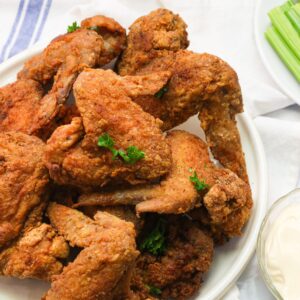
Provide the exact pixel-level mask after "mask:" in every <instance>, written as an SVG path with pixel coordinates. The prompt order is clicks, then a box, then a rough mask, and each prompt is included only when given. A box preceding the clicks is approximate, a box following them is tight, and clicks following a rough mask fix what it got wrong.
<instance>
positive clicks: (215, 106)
mask: <svg viewBox="0 0 300 300" xmlns="http://www.w3.org/2000/svg"><path fill="white" fill-rule="evenodd" d="M160 18H161V19H162V20H163V21H162V22H163V23H160V21H158V24H159V25H157V26H158V30H157V32H158V33H157V32H156V31H155V28H156V27H155V26H156V25H155V22H154V20H156V19H157V20H159V19H160ZM176 18H177V16H176V15H174V14H173V13H172V12H170V11H167V10H161V9H159V10H156V11H153V12H151V13H150V14H149V15H147V16H143V17H141V18H139V19H138V20H137V21H136V22H135V23H133V25H132V26H131V30H130V32H129V34H128V38H127V47H126V49H125V51H124V52H123V54H122V57H121V59H120V61H119V63H118V68H117V69H118V72H119V74H121V75H123V76H124V75H141V74H149V73H151V72H157V71H163V70H169V71H171V72H172V76H171V78H170V80H169V82H168V84H167V92H166V93H165V94H164V95H163V96H162V98H161V99H156V98H154V97H139V98H137V99H134V100H135V101H136V102H137V103H138V104H139V105H140V106H141V107H142V108H143V109H144V110H145V111H147V112H149V113H151V114H152V115H154V116H155V117H156V118H160V119H161V120H162V121H163V122H164V124H163V129H164V130H168V129H171V128H173V127H175V126H177V125H179V124H181V123H183V122H185V121H186V120H187V119H188V118H189V117H191V116H193V115H196V114H198V113H199V118H200V120H201V126H202V128H203V129H204V131H205V133H206V136H207V140H208V142H209V146H210V147H211V151H212V153H213V155H214V156H215V158H216V159H218V160H219V161H220V162H221V163H222V164H223V165H224V167H226V168H228V169H230V170H231V171H233V172H234V173H236V174H237V175H238V176H239V177H241V178H242V179H243V180H244V181H246V182H248V176H247V170H246V164H245V159H244V154H243V151H242V146H241V142H240V137H239V133H238V130H237V127H236V121H235V115H236V114H237V113H240V112H242V111H243V102H242V96H241V90H240V86H239V82H238V78H237V75H236V73H235V72H234V70H233V69H232V68H231V67H230V66H229V65H228V64H227V63H225V62H224V61H223V60H221V59H220V58H218V57H216V56H214V55H210V54H207V53H203V54H197V53H193V52H191V51H187V50H184V49H185V48H186V46H187V45H188V44H187V43H181V42H179V41H182V38H183V37H184V39H183V40H186V38H187V33H186V31H185V26H184V25H183V24H184V23H182V22H183V21H182V22H179V23H180V24H181V26H180V28H181V30H172V29H170V28H174V24H177V22H174V19H176ZM179 23H178V24H179ZM162 24H163V25H162ZM169 29H170V35H171V37H172V38H171V39H169V38H167V37H168V33H169V31H168V33H167V34H166V33H165V30H169ZM148 30H149V31H148ZM144 32H146V34H144ZM156 33H157V34H156ZM144 35H145V36H146V38H145V37H144ZM172 42H175V44H176V46H173V44H172ZM161 45H163V46H161Z"/></svg>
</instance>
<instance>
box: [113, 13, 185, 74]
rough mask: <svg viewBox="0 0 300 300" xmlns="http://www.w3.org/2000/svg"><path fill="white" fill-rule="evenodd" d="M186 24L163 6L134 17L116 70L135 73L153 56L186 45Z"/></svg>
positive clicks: (158, 55) (121, 72)
mask: <svg viewBox="0 0 300 300" xmlns="http://www.w3.org/2000/svg"><path fill="white" fill-rule="evenodd" d="M186 27H187V25H186V24H185V23H184V21H183V20H182V19H181V17H180V16H179V15H175V14H173V13H172V12H171V11H169V10H167V9H157V10H155V11H153V12H151V13H150V14H149V15H147V16H143V17H140V18H138V19H137V20H136V21H135V22H134V23H133V24H132V25H131V26H130V28H129V29H130V32H129V34H128V36H127V45H126V49H125V51H124V52H123V54H122V57H121V60H120V61H119V62H118V70H119V73H120V74H121V75H122V76H123V75H133V74H136V73H137V72H138V71H139V70H140V69H141V68H143V67H144V66H147V64H148V63H149V62H151V61H152V60H153V59H154V58H157V57H166V56H167V55H169V54H172V53H173V52H174V51H177V50H179V49H185V48H187V47H188V45H189V41H188V39H187V32H186ZM165 70H167V68H165Z"/></svg>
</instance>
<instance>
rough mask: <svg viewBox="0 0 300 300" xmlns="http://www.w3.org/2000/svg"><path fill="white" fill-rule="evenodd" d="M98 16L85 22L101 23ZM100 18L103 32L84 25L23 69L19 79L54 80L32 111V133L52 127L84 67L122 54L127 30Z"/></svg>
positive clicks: (54, 44)
mask: <svg viewBox="0 0 300 300" xmlns="http://www.w3.org/2000/svg"><path fill="white" fill-rule="evenodd" d="M99 18H100V17H98V19H99ZM98 19H97V17H95V20H94V19H93V18H91V19H89V20H86V21H83V23H85V22H86V23H87V24H89V23H90V24H94V23H95V24H98V23H99V20H98ZM100 19H101V22H100V23H101V24H99V26H100V27H99V28H100V29H101V30H100V32H99V34H98V33H97V32H96V31H95V30H92V29H85V28H83V29H78V30H76V31H74V32H71V33H67V34H64V35H61V36H58V37H57V38H55V39H54V40H53V41H52V42H51V43H50V44H49V45H48V47H47V48H46V49H45V50H44V51H43V52H42V53H41V54H38V55H36V56H34V57H32V58H31V59H29V60H28V61H27V62H26V63H25V66H24V68H23V69H22V70H21V71H20V72H19V74H18V79H22V80H28V79H31V80H35V81H38V82H40V83H41V84H43V85H45V84H47V83H50V82H51V80H53V85H52V87H51V89H50V91H49V92H48V93H47V94H46V95H44V97H42V98H41V99H39V109H38V110H37V112H36V113H35V114H32V119H31V122H30V125H31V126H30V129H29V131H30V133H33V134H35V135H42V133H41V130H43V129H45V127H47V126H50V128H51V122H53V121H54V119H55V117H56V116H57V115H58V114H59V112H60V110H61V109H62V107H63V105H64V103H65V101H66V99H67V97H68V95H69V93H70V91H71V89H72V85H73V83H74V81H75V79H76V78H77V76H78V74H79V73H80V72H81V71H82V70H83V69H84V68H86V67H97V66H101V65H103V64H106V63H108V62H109V61H110V60H111V59H113V58H114V57H116V56H117V55H118V54H119V53H120V51H121V49H122V47H123V45H124V43H125V38H124V36H125V30H124V29H123V28H122V27H121V26H120V25H119V24H118V23H117V22H115V21H114V20H112V19H110V18H106V17H103V16H102V17H101V18H100ZM97 22H98V23H97ZM113 30H116V31H115V32H114V31H113ZM102 32H103V33H104V36H103V37H102V36H101V33H102ZM27 105H28V104H27ZM27 126H29V124H27Z"/></svg>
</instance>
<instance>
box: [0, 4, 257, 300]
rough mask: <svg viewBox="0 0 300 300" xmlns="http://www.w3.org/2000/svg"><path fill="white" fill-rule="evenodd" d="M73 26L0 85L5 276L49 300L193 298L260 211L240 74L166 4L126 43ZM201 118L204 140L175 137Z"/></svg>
mask: <svg viewBox="0 0 300 300" xmlns="http://www.w3.org/2000/svg"><path fill="white" fill-rule="evenodd" d="M73 25H75V26H73V27H72V26H70V27H69V30H68V31H69V32H68V33H66V34H63V35H61V36H58V37H57V38H55V39H54V40H53V41H52V42H51V43H50V44H49V45H48V47H47V48H45V49H44V51H43V52H42V53H40V54H38V55H36V56H34V57H32V58H31V59H29V60H28V61H26V63H25V65H24V67H23V69H22V70H21V71H20V72H19V73H18V76H17V80H16V81H15V82H14V83H11V84H8V85H6V86H4V87H2V88H1V89H0V191H1V193H0V212H1V213H0V274H1V275H4V276H12V277H17V278H36V279H41V280H46V281H49V282H51V287H50V289H49V290H48V292H47V293H46V294H45V295H44V296H43V298H42V299H46V300H54V299H55V300H98V299H103V300H104V299H105V300H109V299H115V300H122V299H136V300H138V299H140V300H143V299H188V298H190V297H191V296H192V295H194V294H195V293H197V291H198V289H199V287H200V286H201V284H202V281H203V279H202V277H203V274H204V273H205V272H207V271H208V270H209V267H210V265H211V262H212V259H213V251H214V247H215V246H217V245H220V244H223V243H225V242H226V241H228V240H229V239H230V238H233V237H236V236H240V235H241V234H242V229H243V227H244V225H245V224H246V222H247V220H248V219H249V216H250V213H251V207H252V197H251V190H250V186H249V181H248V177H247V171H246V164H245V159H244V154H243V151H242V146H241V142H240V137H239V132H238V129H237V126H236V120H235V116H236V114H238V113H240V112H242V111H243V103H242V96H241V90H240V86H239V83H238V78H237V75H236V73H235V72H234V70H233V69H232V68H231V67H230V66H229V65H228V64H227V63H225V62H224V61H222V60H221V59H220V58H218V57H216V56H213V55H210V54H206V53H204V54H198V53H194V52H192V51H189V50H186V48H187V47H188V45H189V41H188V38H187V31H186V28H187V26H186V24H185V23H184V21H183V20H182V19H181V17H180V16H178V15H176V14H174V13H172V12H171V11H169V10H166V9H158V10H155V11H153V12H151V13H150V14H148V15H146V16H143V17H140V18H139V19H137V20H136V21H135V22H134V23H133V24H132V25H131V26H130V30H129V33H128V35H127V36H126V32H125V29H124V28H123V27H122V26H121V25H119V24H118V23H117V22H116V21H114V20H113V19H110V18H108V17H105V16H94V17H91V18H88V19H85V20H83V21H82V22H81V24H80V26H78V25H77V24H76V23H75V24H73ZM109 63H110V65H112V64H114V69H113V70H111V69H108V68H107V66H106V67H105V68H101V67H103V66H104V65H107V64H109ZM72 99H73V100H72ZM194 115H198V118H199V132H200V124H201V127H202V129H203V130H204V132H205V135H206V142H205V141H203V140H201V139H200V138H199V137H198V136H195V135H193V134H191V133H188V132H186V131H182V130H176V129H173V128H174V127H176V126H178V125H180V124H182V123H183V122H185V121H186V120H188V119H189V118H190V117H192V116H194ZM212 157H213V158H214V159H215V160H216V161H218V162H219V163H218V164H216V163H215V160H213V159H212Z"/></svg>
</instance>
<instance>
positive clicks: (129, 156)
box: [97, 133, 145, 164]
mask: <svg viewBox="0 0 300 300" xmlns="http://www.w3.org/2000/svg"><path fill="white" fill-rule="evenodd" d="M97 145H98V146H99V147H103V148H106V149H108V150H110V151H111V152H112V154H113V159H116V157H117V156H120V157H122V159H123V160H124V162H125V163H127V164H135V163H136V162H137V161H139V160H140V159H142V158H144V157H145V153H144V152H143V151H141V150H139V149H138V148H137V147H135V146H129V147H128V148H127V149H126V152H125V151H123V150H117V149H115V148H114V146H115V142H114V140H113V139H112V138H111V137H110V135H109V134H108V133H104V134H103V135H101V136H100V137H99V139H98V143H97Z"/></svg>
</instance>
